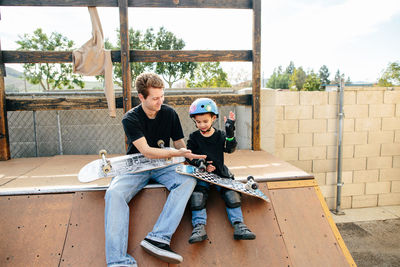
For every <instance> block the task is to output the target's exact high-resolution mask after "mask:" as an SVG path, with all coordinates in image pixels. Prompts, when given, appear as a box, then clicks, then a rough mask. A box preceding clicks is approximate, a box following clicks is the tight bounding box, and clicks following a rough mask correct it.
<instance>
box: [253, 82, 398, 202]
mask: <svg viewBox="0 0 400 267" xmlns="http://www.w3.org/2000/svg"><path fill="white" fill-rule="evenodd" d="M337 113H338V92H307V91H301V92H294V91H286V90H285V91H279V90H271V89H263V90H262V91H261V125H260V127H261V149H263V150H266V151H268V152H270V153H272V154H274V155H276V156H278V157H279V158H281V159H283V160H286V161H288V162H290V163H291V164H293V165H295V166H297V167H299V168H301V169H303V170H304V171H307V172H310V173H312V174H313V175H314V177H315V179H316V180H317V182H318V184H319V186H320V187H321V191H322V193H323V195H324V196H325V199H326V201H327V203H328V206H329V207H330V208H335V205H336V185H335V184H336V179H337V171H336V168H337V143H338V139H337V137H338V132H337V131H338V120H337ZM344 114H345V117H344V126H343V127H344V129H343V168H342V170H343V171H342V179H343V182H344V186H343V189H342V200H341V205H342V206H341V207H342V208H344V209H345V208H359V207H373V206H385V205H398V204H400V88H395V90H393V91H388V90H387V89H386V88H376V87H367V88H362V87H360V88H351V87H347V88H345V92H344ZM265 132H267V133H268V134H263V133H265Z"/></svg>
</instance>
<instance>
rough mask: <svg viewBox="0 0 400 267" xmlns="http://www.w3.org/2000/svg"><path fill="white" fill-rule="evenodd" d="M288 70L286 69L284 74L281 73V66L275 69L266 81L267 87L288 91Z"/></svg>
mask: <svg viewBox="0 0 400 267" xmlns="http://www.w3.org/2000/svg"><path fill="white" fill-rule="evenodd" d="M291 63H292V62H291ZM289 66H290V65H289ZM288 68H289V67H288ZM288 68H286V71H285V72H283V71H282V66H279V67H278V68H275V69H274V72H273V73H272V75H271V77H270V78H269V79H268V82H267V87H268V88H272V89H288V88H289V82H290V71H291V70H290V69H289V70H288Z"/></svg>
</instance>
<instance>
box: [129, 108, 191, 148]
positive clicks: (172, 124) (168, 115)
mask: <svg viewBox="0 0 400 267" xmlns="http://www.w3.org/2000/svg"><path fill="white" fill-rule="evenodd" d="M122 125H123V126H124V131H125V134H126V136H127V144H128V151H127V154H134V153H139V151H138V150H137V148H136V147H135V146H134V145H133V144H132V142H133V141H136V140H137V139H139V138H141V137H145V138H146V141H147V144H148V145H149V146H150V147H158V145H157V141H158V140H160V139H161V140H163V141H164V144H165V146H166V147H169V146H170V139H171V138H172V140H173V141H177V140H179V139H182V138H183V137H184V136H183V130H182V126H181V122H180V120H179V117H178V114H177V113H176V111H175V110H174V109H173V108H171V107H170V106H168V105H162V106H161V109H160V110H159V111H158V113H157V115H156V117H155V118H154V119H149V118H148V117H147V115H146V113H145V112H144V110H143V108H142V105H141V104H140V105H138V106H136V107H134V108H132V109H131V110H129V111H128V112H127V113H125V115H124V117H123V118H122Z"/></svg>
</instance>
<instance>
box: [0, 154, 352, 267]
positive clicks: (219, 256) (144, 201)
mask: <svg viewBox="0 0 400 267" xmlns="http://www.w3.org/2000/svg"><path fill="white" fill-rule="evenodd" d="M246 153H248V152H246ZM249 155H251V153H249ZM249 155H247V154H246V160H248V161H249V163H248V164H250V163H254V164H253V165H248V164H247V163H244V164H243V161H241V164H242V165H239V164H236V166H244V167H243V168H242V167H241V168H237V169H236V170H241V171H242V173H243V176H245V174H246V172H247V173H250V174H252V173H254V170H256V169H257V168H258V169H257V170H258V171H259V172H258V173H260V176H259V178H262V172H264V173H267V172H268V170H263V169H265V168H266V167H267V166H268V164H271V161H268V160H266V159H265V158H264V160H260V158H259V157H257V159H254V160H251V158H250V159H249V158H248V156H249ZM252 155H256V154H252ZM259 155H260V154H258V156H259ZM78 157H79V158H82V156H78ZM50 160H51V159H47V160H46V161H43V162H42V163H41V165H44V166H47V168H48V170H49V172H50V173H51V174H53V173H54V174H55V173H58V175H62V174H63V171H64V173H67V174H68V175H69V174H71V173H73V172H72V171H71V170H76V171H79V168H76V167H75V168H74V167H73V166H69V167H68V166H67V167H66V166H65V164H60V163H61V162H62V160H61V159H60V157H56V162H57V164H54V165H52V164H50V162H49V161H50ZM257 160H258V161H260V162H257ZM64 162H65V161H64ZM72 162H73V160H72ZM85 163H86V162H84V161H81V163H80V164H81V165H82V166H83V165H84V164H85ZM13 164H14V165H13V167H15V168H17V165H15V164H16V163H15V162H13ZM24 164H26V162H24ZM38 164H39V163H38V162H37V161H35V162H31V164H30V165H29V166H36V165H38ZM246 164H247V165H246ZM285 164H286V163H285ZM39 165H40V164H39ZM57 166H59V167H57ZM249 166H253V167H249ZM262 166H264V167H262ZM282 166H283V165H280V167H282ZM4 167H5V166H4V164H2V165H1V166H0V173H1V172H3V168H4ZM275 167H279V166H277V165H275ZM292 167H293V166H292ZM292 167H291V165H289V166H288V167H284V168H283V172H285V173H287V172H288V171H296V169H293V168H295V167H293V168H292ZM57 168H58V170H57ZM291 168H292V169H291ZM17 169H18V168H17ZM28 169H29V168H27V172H26V173H25V174H24V173H23V171H20V172H21V173H18V175H20V178H21V177H25V178H23V179H27V178H26V177H28V176H29V173H33V174H35V176H36V177H37V176H40V175H39V173H41V172H42V171H44V170H45V169H40V168H34V169H32V168H31V169H29V170H28ZM7 170H8V169H4V173H7V175H9V174H10V173H11V172H10V171H7ZM234 172H235V170H234ZM278 172H279V171H276V170H274V171H273V173H274V175H275V176H276V177H278V179H277V180H280V179H279V175H278V174H277V173H278ZM269 173H272V172H271V171H269ZM235 174H236V173H235ZM7 175H5V176H3V178H4V179H8V178H9V177H8V176H7ZM44 176H46V177H48V176H49V174H48V173H45V175H44ZM282 176H284V175H282ZM7 177H8V178H7ZM62 177H63V178H62V183H65V177H66V176H62ZM301 177H306V178H307V179H304V180H303V179H302V178H301ZM13 179H14V178H13ZM21 179H22V178H21ZM54 179H55V178H54ZM54 179H49V181H54ZM75 179H76V177H75ZM293 179H294V180H287V181H269V182H261V183H260V189H261V190H262V191H263V192H264V193H265V194H266V195H268V196H269V197H270V199H271V203H266V202H264V201H262V200H259V199H257V198H252V197H250V196H243V202H242V203H243V205H242V210H243V215H244V220H245V223H246V224H247V225H248V227H249V228H250V229H251V230H252V231H253V232H254V233H255V234H256V235H257V238H256V239H255V240H249V241H236V240H234V239H233V228H232V227H231V225H230V224H229V221H228V219H227V215H226V211H225V205H224V202H223V200H222V199H221V197H220V195H219V193H218V192H217V191H216V190H214V189H212V190H211V192H210V198H209V201H208V207H207V210H208V221H207V234H208V239H207V240H205V241H204V242H201V243H197V244H193V245H191V244H189V243H188V239H189V237H190V234H191V231H192V226H191V216H190V212H189V211H186V212H185V214H184V217H183V219H182V222H181V224H180V226H179V227H178V229H177V232H176V233H175V235H174V236H173V239H172V243H171V247H172V249H174V250H175V251H176V252H178V253H179V254H181V255H182V256H183V257H184V261H183V262H182V263H181V264H179V265H176V266H355V264H354V261H353V259H352V257H351V255H350V254H349V252H348V250H347V248H346V246H345V244H344V242H343V240H342V239H341V237H340V234H339V232H338V231H337V228H336V226H335V224H334V223H333V220H332V218H331V216H330V213H329V210H328V209H327V207H326V204H325V202H324V201H323V197H322V195H321V193H320V191H319V188H318V186H317V184H316V182H315V180H313V179H309V176H308V177H307V174H306V175H304V174H303V173H301V175H295V178H293ZM0 180H1V179H0ZM3 181H6V180H3ZM7 181H8V180H7ZM14 182H16V181H14ZM10 184H12V182H11V183H8V185H10ZM47 186H48V185H47ZM101 188H102V187H99V189H101ZM103 189H104V188H103ZM10 190H14V189H10V187H7V190H6V193H7V194H9V192H10ZM80 190H82V191H76V192H73V191H71V192H65V193H48V194H29V195H3V196H0V208H1V211H2V216H1V217H0V225H1V227H0V239H1V240H2V241H1V242H0V266H106V264H105V251H104V194H105V191H104V190H98V191H84V188H83V189H80ZM36 192H40V191H36ZM0 193H1V186H0ZM167 196H168V191H167V190H166V189H165V188H164V187H151V188H145V189H144V190H142V191H141V192H140V193H139V194H138V195H137V196H135V198H134V199H133V200H132V201H131V202H130V204H129V206H130V211H131V213H130V229H129V245H128V253H130V254H131V255H133V256H134V257H135V259H136V260H137V261H138V264H139V266H141V267H142V266H168V265H173V264H167V263H164V262H162V261H159V260H158V259H157V258H155V257H153V256H151V255H149V254H147V253H146V252H145V251H144V250H143V249H142V248H141V247H140V245H139V243H140V241H141V240H142V239H143V238H144V237H145V236H146V234H147V233H148V232H149V231H151V229H152V227H153V225H154V223H155V222H156V220H157V217H158V215H159V214H160V212H161V209H162V207H163V205H164V202H165V200H166V198H167ZM174 266H175V265H174Z"/></svg>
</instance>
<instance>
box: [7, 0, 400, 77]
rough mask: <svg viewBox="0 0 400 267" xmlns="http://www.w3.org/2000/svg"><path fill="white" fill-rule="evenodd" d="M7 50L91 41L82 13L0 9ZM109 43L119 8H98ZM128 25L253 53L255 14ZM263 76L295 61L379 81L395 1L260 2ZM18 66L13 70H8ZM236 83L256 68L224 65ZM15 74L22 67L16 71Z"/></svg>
mask: <svg viewBox="0 0 400 267" xmlns="http://www.w3.org/2000/svg"><path fill="white" fill-rule="evenodd" d="M0 12H1V21H0V40H1V49H2V50H15V49H16V48H17V47H18V45H17V44H16V43H15V41H17V40H19V36H22V35H23V34H24V33H32V32H33V31H34V30H35V29H37V28H39V27H40V28H42V29H43V30H44V31H45V32H46V33H48V34H50V33H51V32H54V31H56V32H59V33H62V34H63V35H65V36H67V37H68V38H69V39H71V40H73V41H74V42H75V46H76V48H78V47H79V46H81V45H82V44H84V43H85V42H86V41H87V40H88V39H90V37H91V24H90V17H89V13H88V11H87V8H85V7H74V8H69V7H59V8H56V7H1V8H0ZM98 12H99V17H100V20H101V23H102V27H103V32H104V37H105V38H108V39H110V41H111V42H113V43H116V31H115V30H116V29H117V28H119V14H118V8H98ZM128 13H129V27H132V28H134V29H135V30H136V29H138V30H143V31H144V30H145V29H147V28H149V27H153V28H154V29H156V30H157V29H158V28H160V27H165V28H166V29H167V30H168V31H171V32H173V33H174V34H175V35H176V36H177V37H179V38H182V39H183V40H184V41H185V43H186V46H185V49H187V50H197V49H198V50H207V49H212V50H251V49H252V10H234V9H174V8H171V9H164V8H130V9H129V11H128ZM261 36H262V41H261V64H262V65H261V73H262V76H263V77H264V78H268V77H269V76H270V75H271V74H272V72H273V71H274V68H276V67H278V66H282V67H283V68H286V66H287V65H289V63H290V61H293V62H294V64H295V66H296V67H300V66H301V67H303V69H304V70H306V71H311V70H314V71H315V72H318V70H319V68H320V67H321V66H322V65H326V66H327V67H328V69H329V71H330V73H331V79H332V78H333V76H334V74H335V73H336V71H337V70H338V69H339V70H340V72H341V73H344V74H345V75H346V77H350V79H351V81H353V82H361V81H362V82H375V81H377V79H378V78H379V76H380V75H381V73H382V71H383V70H384V68H385V67H386V66H387V65H388V64H389V62H395V61H400V49H399V48H400V4H399V2H398V0H381V1H376V0H280V1H267V0H262V22H261ZM7 66H9V67H15V65H14V64H7ZM223 67H224V69H225V70H226V71H227V72H228V73H230V75H231V78H232V79H233V77H234V76H235V77H237V78H239V77H238V76H248V78H251V63H243V62H242V63H223ZM17 69H18V67H17Z"/></svg>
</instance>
